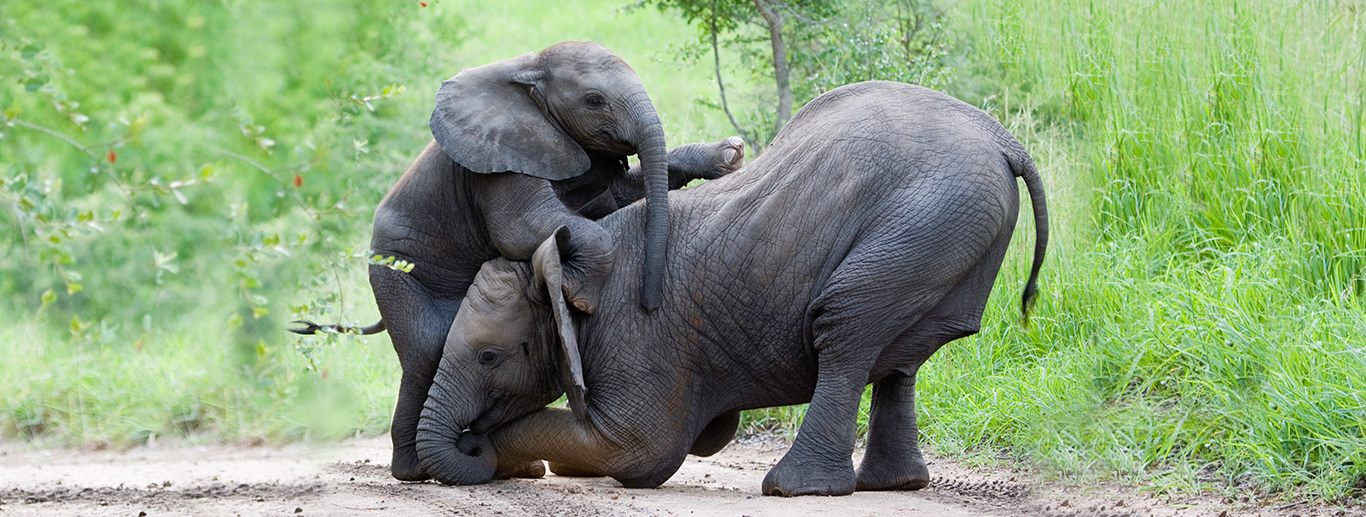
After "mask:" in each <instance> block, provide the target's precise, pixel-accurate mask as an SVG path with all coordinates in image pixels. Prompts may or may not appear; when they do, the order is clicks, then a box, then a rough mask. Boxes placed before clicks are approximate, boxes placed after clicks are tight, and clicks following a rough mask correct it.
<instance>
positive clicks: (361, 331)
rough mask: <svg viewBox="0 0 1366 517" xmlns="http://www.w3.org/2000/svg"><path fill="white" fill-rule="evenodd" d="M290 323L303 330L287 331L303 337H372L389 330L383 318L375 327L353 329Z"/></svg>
mask: <svg viewBox="0 0 1366 517" xmlns="http://www.w3.org/2000/svg"><path fill="white" fill-rule="evenodd" d="M290 323H298V324H300V325H303V328H293V329H286V330H289V331H290V332H293V333H295V334H303V335H309V334H320V333H321V334H352V335H361V336H368V335H371V334H379V333H380V332H384V330H385V329H387V328H388V327H387V326H385V325H384V319H383V318H381V319H380V320H379V321H376V322H375V323H374V324H373V325H368V326H365V327H353V326H348V325H342V324H340V323H333V324H330V325H319V324H317V323H313V322H311V321H302V320H296V321H291V322H290Z"/></svg>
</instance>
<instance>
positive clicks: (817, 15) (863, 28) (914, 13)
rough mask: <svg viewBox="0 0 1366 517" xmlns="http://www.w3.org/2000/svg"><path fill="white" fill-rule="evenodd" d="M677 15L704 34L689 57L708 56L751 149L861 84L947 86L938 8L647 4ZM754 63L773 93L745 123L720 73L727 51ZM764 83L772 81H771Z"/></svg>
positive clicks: (907, 2)
mask: <svg viewBox="0 0 1366 517" xmlns="http://www.w3.org/2000/svg"><path fill="white" fill-rule="evenodd" d="M648 4H654V5H656V6H657V7H659V8H661V9H666V10H673V11H677V12H678V13H679V14H681V15H682V16H683V18H684V19H685V20H687V21H688V23H690V24H696V25H697V27H698V29H699V31H700V35H699V38H698V42H697V44H696V46H694V47H693V48H685V49H682V52H681V53H682V55H683V57H684V58H686V59H699V58H701V55H702V54H703V53H704V52H705V51H703V50H702V49H700V48H697V47H703V48H705V47H709V48H710V51H711V58H712V64H713V68H714V70H715V73H716V83H717V88H718V90H719V92H720V98H721V103H720V108H721V109H722V110H723V111H724V112H725V113H726V116H727V117H728V118H729V120H730V122H731V124H732V125H733V126H734V127H735V129H736V131H737V132H739V133H740V135H741V136H742V137H743V138H744V139H745V140H746V142H747V143H748V144H749V145H750V147H752V148H754V149H758V150H762V148H763V147H764V146H765V145H767V143H768V141H769V140H772V138H773V137H774V136H775V135H777V133H778V131H780V130H782V128H783V126H784V125H785V124H786V123H787V121H788V119H790V118H791V116H792V111H793V106H794V103H795V104H796V105H801V104H805V103H806V102H808V101H810V100H811V99H813V98H815V97H816V96H817V95H820V94H821V93H823V92H825V91H827V90H830V89H832V88H835V87H838V86H840V85H844V84H848V83H851V82H857V81H867V80H874V79H884V80H893V81H903V82H910V83H915V84H920V85H924V86H928V87H932V88H934V87H940V86H943V85H945V84H947V82H948V80H949V67H948V65H947V64H946V62H945V60H944V58H945V56H946V55H947V48H948V41H946V40H947V38H946V37H945V35H944V31H943V28H942V25H940V21H941V19H942V18H943V16H944V12H945V11H944V10H940V9H936V8H935V7H934V5H933V4H932V3H931V1H930V0H870V1H859V0H641V1H640V2H638V3H637V4H635V6H637V7H639V6H643V5H648ZM723 41H724V45H726V46H727V47H731V48H734V49H736V50H738V51H739V52H740V54H741V57H742V60H744V61H747V62H749V63H751V67H750V70H751V71H752V73H753V74H754V77H753V78H752V79H754V80H757V81H766V80H768V79H767V77H771V80H772V82H773V85H774V90H773V91H774V93H773V96H772V97H768V96H763V100H761V101H759V102H756V104H768V105H769V106H771V108H770V109H764V108H760V107H758V106H756V107H755V109H754V112H753V113H752V114H751V116H750V120H749V121H748V123H746V124H742V123H741V122H740V121H738V120H737V119H736V117H735V115H734V114H733V113H732V111H731V108H730V101H729V99H728V98H727V94H726V81H725V80H724V77H723V73H722V67H721V53H720V47H721V45H722V44H723ZM763 76H766V77H763Z"/></svg>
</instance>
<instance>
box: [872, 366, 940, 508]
mask: <svg viewBox="0 0 1366 517" xmlns="http://www.w3.org/2000/svg"><path fill="white" fill-rule="evenodd" d="M857 476H858V485H857V487H856V489H857V490H919V489H921V488H925V486H927V485H929V484H930V471H929V468H928V467H926V466H925V458H924V456H922V455H921V453H920V436H919V429H918V428H917V427H916V424H915V376H914V375H902V374H899V373H893V374H891V375H888V376H887V377H886V378H884V379H882V380H881V381H878V382H877V383H876V384H873V405H872V409H871V411H870V413H869V416H868V449H867V451H866V453H865V454H864V455H863V461H862V462H861V463H859V467H858V471H857Z"/></svg>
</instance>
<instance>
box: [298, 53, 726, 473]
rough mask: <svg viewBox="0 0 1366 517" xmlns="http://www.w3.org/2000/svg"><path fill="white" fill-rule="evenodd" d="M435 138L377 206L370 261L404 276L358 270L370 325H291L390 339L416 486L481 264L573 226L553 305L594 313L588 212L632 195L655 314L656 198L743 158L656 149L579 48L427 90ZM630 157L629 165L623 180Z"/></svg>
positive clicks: (640, 117)
mask: <svg viewBox="0 0 1366 517" xmlns="http://www.w3.org/2000/svg"><path fill="white" fill-rule="evenodd" d="M431 129H432V134H433V135H434V136H435V141H433V142H432V143H431V144H428V146H427V148H426V149H425V150H424V151H423V152H422V154H421V155H420V156H418V158H417V160H416V161H415V162H414V163H413V165H412V166H411V167H409V169H408V170H407V172H405V173H403V176H402V177H401V178H399V180H398V183H397V184H395V185H394V187H393V189H391V190H390V191H389V193H388V194H387V195H386V196H385V197H384V199H383V200H382V201H381V202H380V204H379V206H378V208H377V209H376V210H375V224H374V231H373V234H372V237H371V241H370V247H371V249H372V250H373V251H372V253H375V254H379V255H384V256H392V257H395V258H397V259H401V260H405V261H408V262H411V263H413V264H415V265H416V267H415V268H414V269H413V270H412V271H411V273H403V272H399V271H395V270H393V269H391V268H388V267H385V266H379V265H372V266H370V286H371V288H372V289H373V291H374V294H375V302H376V304H377V305H378V306H379V312H380V318H381V319H380V321H379V322H378V323H376V324H374V325H371V326H369V327H365V328H363V329H347V328H344V327H340V326H336V325H327V326H320V325H316V324H312V323H308V322H301V323H305V324H306V326H305V327H304V328H302V329H295V330H294V331H295V332H298V333H305V334H308V333H314V332H317V331H319V330H323V329H331V330H333V331H337V330H355V331H359V332H360V333H364V334H371V333H376V332H381V331H384V330H386V329H387V330H388V331H389V335H390V338H391V339H392V341H393V344H394V351H395V352H397V353H398V358H399V364H400V365H401V366H402V367H403V377H402V380H401V384H400V385H399V394H398V403H397V405H396V407H395V409H394V418H393V422H392V424H391V426H390V432H391V435H392V438H393V443H394V455H393V463H392V465H391V471H392V474H393V475H394V477H395V478H398V479H401V480H413V481H416V480H422V479H427V477H428V476H427V474H426V473H424V472H423V471H422V469H421V468H420V467H419V465H418V461H417V453H416V449H415V445H414V444H415V441H414V440H415V437H416V432H417V423H418V416H419V414H420V413H421V411H422V405H423V401H425V400H426V398H427V392H428V389H429V388H430V387H431V383H432V377H433V375H435V373H436V367H437V364H438V361H439V360H440V358H441V348H442V346H443V344H444V342H445V336H446V333H447V331H448V330H449V329H450V324H451V321H452V320H453V319H454V318H455V316H456V310H457V309H458V308H459V307H460V304H461V300H462V299H463V298H464V296H465V291H466V290H467V289H468V288H469V286H470V283H471V282H472V281H473V280H474V277H475V274H476V273H477V272H478V271H479V268H480V265H481V264H483V263H484V262H485V261H488V260H491V259H493V258H496V257H499V256H503V257H507V258H509V259H512V260H526V259H529V258H531V254H532V252H533V251H535V249H536V246H537V245H539V244H540V243H541V242H542V241H544V240H545V239H546V238H547V237H549V236H550V235H551V234H552V233H553V232H554V231H555V229H556V228H559V227H562V226H563V227H568V228H571V229H572V231H573V232H574V237H573V238H571V239H570V241H569V242H568V243H567V244H566V259H565V280H564V284H563V286H564V295H565V296H566V297H568V298H569V300H570V302H571V303H572V304H573V305H574V306H576V307H577V308H579V309H580V310H582V311H585V312H591V311H593V308H594V307H595V306H597V305H598V304H599V303H600V302H601V299H600V296H599V293H598V291H599V289H600V287H601V280H602V278H604V277H605V275H606V274H607V272H608V271H610V269H611V261H612V254H613V247H614V242H613V240H612V238H611V236H610V235H608V234H607V232H605V231H604V230H603V229H602V228H601V227H599V226H598V225H597V223H594V222H593V221H592V220H590V219H589V218H588V217H592V218H596V217H601V216H603V215H606V214H608V213H611V212H612V211H615V210H616V209H617V208H618V204H619V203H629V202H631V201H635V200H638V199H640V198H641V197H642V196H644V197H646V198H648V199H647V202H646V204H645V205H646V206H645V207H644V210H645V211H646V212H647V213H648V215H647V216H646V220H647V223H646V224H647V225H648V226H649V228H650V229H649V230H647V231H645V232H643V233H641V234H640V236H639V237H635V238H639V239H642V241H643V242H641V243H638V244H643V245H644V246H645V247H646V248H648V249H649V251H648V252H647V253H648V254H649V255H650V258H649V259H648V260H649V262H650V264H649V265H647V266H645V267H644V268H643V269H641V270H638V271H637V274H638V275H640V276H641V277H642V280H643V282H644V283H643V285H644V286H645V288H644V289H643V291H642V292H641V297H639V298H637V297H634V296H633V297H632V300H633V303H637V304H644V305H645V306H646V308H653V307H654V306H657V305H658V299H657V297H658V293H659V286H658V284H659V281H660V280H661V279H662V276H661V270H662V266H663V263H664V262H663V258H664V249H665V248H664V245H665V242H666V241H665V234H664V230H665V228H666V227H667V217H668V211H667V195H666V189H668V188H678V187H680V186H682V185H683V184H686V183H687V182H688V180H690V179H693V178H708V179H711V178H716V177H720V176H722V175H724V174H727V173H729V172H731V171H733V170H735V169H736V168H738V167H739V166H740V163H741V161H742V158H743V155H744V151H743V147H742V144H741V142H740V139H739V138H735V137H732V138H729V139H726V140H722V141H720V142H717V143H714V144H691V145H685V146H680V147H678V148H675V149H673V150H671V151H668V152H667V153H666V152H665V145H664V132H663V129H662V127H661V125H660V121H659V117H658V116H657V115H656V113H655V110H654V107H653V105H651V103H650V97H649V96H648V95H646V93H645V89H644V86H643V85H642V84H641V81H640V78H639V77H638V76H637V75H636V73H635V72H634V71H633V70H631V68H630V67H629V66H627V64H626V63H625V62H623V61H622V60H621V59H620V58H618V57H617V56H616V55H614V54H612V52H610V51H608V50H607V49H606V48H604V47H602V46H601V45H598V44H595V43H586V42H569V43H561V44H558V45H554V46H552V47H549V48H547V49H545V50H543V51H541V52H539V53H536V54H527V55H524V56H520V57H515V58H512V59H507V60H504V61H499V62H496V63H492V64H489V65H485V66H481V67H478V68H472V69H467V70H464V71H462V72H460V73H459V74H458V75H456V76H455V77H454V78H451V79H450V80H448V81H445V82H444V83H442V86H441V89H440V90H439V91H438V92H437V94H436V108H435V110H434V112H433V113H432V119H431ZM630 154H638V155H639V156H640V162H641V165H640V166H639V167H636V168H631V169H629V170H628V168H627V163H626V156H627V155H630ZM513 173H515V174H513ZM585 216H587V217H585ZM616 244H620V243H616ZM651 285H653V286H654V287H653V288H651V287H650V286H651ZM652 289H653V290H652ZM652 292H653V293H654V294H653V295H652V294H651V293H652ZM635 300H639V301H638V302H637V301H635ZM642 312H643V311H642Z"/></svg>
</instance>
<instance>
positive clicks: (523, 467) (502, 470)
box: [493, 460, 545, 479]
mask: <svg viewBox="0 0 1366 517" xmlns="http://www.w3.org/2000/svg"><path fill="white" fill-rule="evenodd" d="M543 477H545V462H544V461H541V460H531V461H528V462H526V463H522V464H518V465H511V466H504V465H498V471H497V472H495V473H494V474H493V478H494V479H508V478H543Z"/></svg>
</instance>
